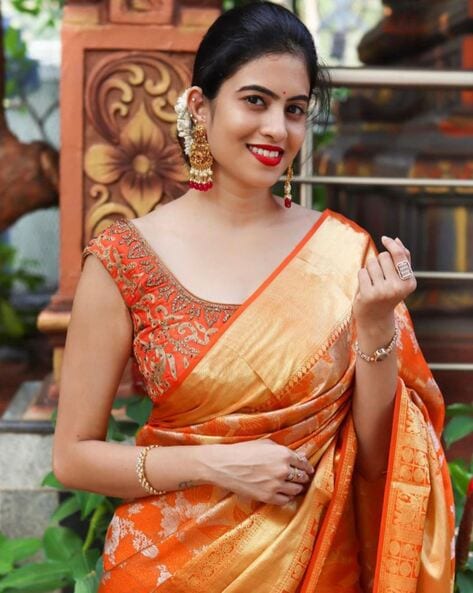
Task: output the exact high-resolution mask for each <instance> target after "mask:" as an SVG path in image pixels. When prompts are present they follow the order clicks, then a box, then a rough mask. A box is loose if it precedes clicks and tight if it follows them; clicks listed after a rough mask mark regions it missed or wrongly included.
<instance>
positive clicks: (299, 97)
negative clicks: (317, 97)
mask: <svg viewBox="0 0 473 593" xmlns="http://www.w3.org/2000/svg"><path fill="white" fill-rule="evenodd" d="M241 91H257V92H258V93H262V94H264V95H268V96H269V97H271V98H272V99H279V98H280V97H279V96H278V95H277V94H276V93H275V92H273V91H270V90H269V89H267V88H266V87H264V86H260V85H259V84H248V85H246V86H242V87H241V88H239V89H238V90H237V93H240V92H241ZM288 101H307V103H308V102H309V97H308V96H307V95H296V96H295V97H289V98H288Z"/></svg>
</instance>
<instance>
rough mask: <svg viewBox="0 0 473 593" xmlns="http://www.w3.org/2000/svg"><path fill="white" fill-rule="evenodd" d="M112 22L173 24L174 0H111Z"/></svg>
mask: <svg viewBox="0 0 473 593" xmlns="http://www.w3.org/2000/svg"><path fill="white" fill-rule="evenodd" d="M109 7H110V22H111V23H132V24H144V25H146V24H148V25H149V24H153V25H167V24H171V23H172V21H173V17H174V9H175V2H174V1H173V0H110V4H109Z"/></svg>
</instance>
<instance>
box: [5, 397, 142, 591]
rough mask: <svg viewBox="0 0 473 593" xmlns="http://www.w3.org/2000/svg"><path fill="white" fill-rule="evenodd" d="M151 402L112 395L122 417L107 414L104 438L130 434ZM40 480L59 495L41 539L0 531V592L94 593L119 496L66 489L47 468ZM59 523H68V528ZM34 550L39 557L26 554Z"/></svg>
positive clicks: (122, 439)
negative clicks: (66, 591)
mask: <svg viewBox="0 0 473 593" xmlns="http://www.w3.org/2000/svg"><path fill="white" fill-rule="evenodd" d="M151 405H152V403H151V400H150V399H148V398H143V397H141V396H133V397H130V398H126V399H118V400H116V401H115V403H114V408H115V409H117V408H124V409H125V413H126V418H125V419H124V420H121V421H117V420H115V418H114V417H113V416H111V417H110V421H109V427H108V434H107V439H108V440H114V441H125V440H126V439H129V438H130V437H132V436H133V435H135V434H136V431H137V430H138V429H139V428H140V427H141V426H142V425H143V424H144V423H145V421H146V419H147V418H148V416H149V413H150V411H151ZM53 421H54V418H53ZM43 485H44V486H48V487H50V488H56V489H58V490H60V491H61V493H62V496H63V497H64V498H63V500H62V501H61V502H60V504H59V506H58V507H57V508H56V510H55V511H54V513H53V514H52V516H51V519H50V524H49V526H48V528H47V529H46V531H45V532H44V535H43V537H42V538H41V539H34V538H28V539H8V538H6V537H5V536H4V535H2V534H0V559H1V560H0V593H4V592H5V593H47V592H49V591H53V590H55V589H60V588H63V587H73V590H74V593H95V591H96V590H97V587H98V583H99V580H100V577H101V574H102V570H103V567H102V559H101V557H100V555H101V550H102V547H103V542H104V538H105V532H106V529H107V526H108V524H109V523H110V520H111V518H112V515H113V512H114V510H115V508H116V507H117V505H118V504H119V503H120V502H121V501H120V500H119V499H116V498H111V497H107V496H102V495H100V494H93V493H90V492H83V491H81V490H68V489H66V488H64V486H63V485H62V484H61V483H60V482H58V480H57V479H56V478H55V476H54V474H53V473H52V472H51V473H49V474H48V475H47V476H46V477H45V478H44V480H43ZM63 522H69V523H70V524H71V523H72V524H73V525H74V530H72V529H71V528H70V527H68V526H66V525H62V524H61V523H63ZM79 533H82V534H83V535H82V536H81V535H79ZM38 553H39V554H40V556H41V560H39V561H35V560H34V559H32V558H31V557H32V556H33V555H34V554H38Z"/></svg>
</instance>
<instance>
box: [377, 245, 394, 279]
mask: <svg viewBox="0 0 473 593" xmlns="http://www.w3.org/2000/svg"><path fill="white" fill-rule="evenodd" d="M378 259H379V265H380V266H381V268H382V270H383V274H384V277H385V278H386V280H389V281H391V282H398V281H399V274H398V273H397V270H396V267H395V265H394V262H393V258H392V257H391V255H390V254H389V253H388V252H387V251H383V252H382V253H380V254H379V258H378Z"/></svg>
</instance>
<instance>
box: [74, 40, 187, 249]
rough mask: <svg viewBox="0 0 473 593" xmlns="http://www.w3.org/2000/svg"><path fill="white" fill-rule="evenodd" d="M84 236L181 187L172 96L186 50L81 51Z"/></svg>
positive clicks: (183, 71) (180, 83)
mask: <svg viewBox="0 0 473 593" xmlns="http://www.w3.org/2000/svg"><path fill="white" fill-rule="evenodd" d="M85 59H86V64H85V69H86V89H85V111H86V118H85V119H84V127H85V129H84V162H83V171H84V186H83V187H84V195H85V204H84V206H85V209H84V216H85V221H84V233H85V236H84V243H85V242H87V241H88V239H89V238H90V237H91V236H93V235H96V234H97V233H99V232H101V231H102V230H103V229H104V228H105V227H106V226H108V225H109V224H110V223H111V222H112V221H113V220H114V218H115V217H116V215H120V216H125V217H127V218H135V217H137V216H143V215H144V214H147V213H148V212H150V211H151V210H152V209H153V208H154V207H155V206H156V205H157V204H158V203H164V202H166V201H169V200H170V199H173V198H176V197H178V196H179V195H181V194H182V193H183V191H184V183H185V181H186V179H187V173H186V169H185V165H184V162H183V159H182V155H181V152H180V148H179V145H178V143H177V139H176V114H175V111H174V104H175V102H176V99H177V97H178V96H179V94H180V93H181V92H182V90H183V89H184V88H185V87H186V86H187V85H188V81H189V79H190V63H191V61H192V57H191V56H190V55H188V54H176V55H170V54H163V53H160V52H143V51H134V52H123V51H111V52H107V53H105V55H104V52H100V51H88V52H87V53H86V58H85Z"/></svg>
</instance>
